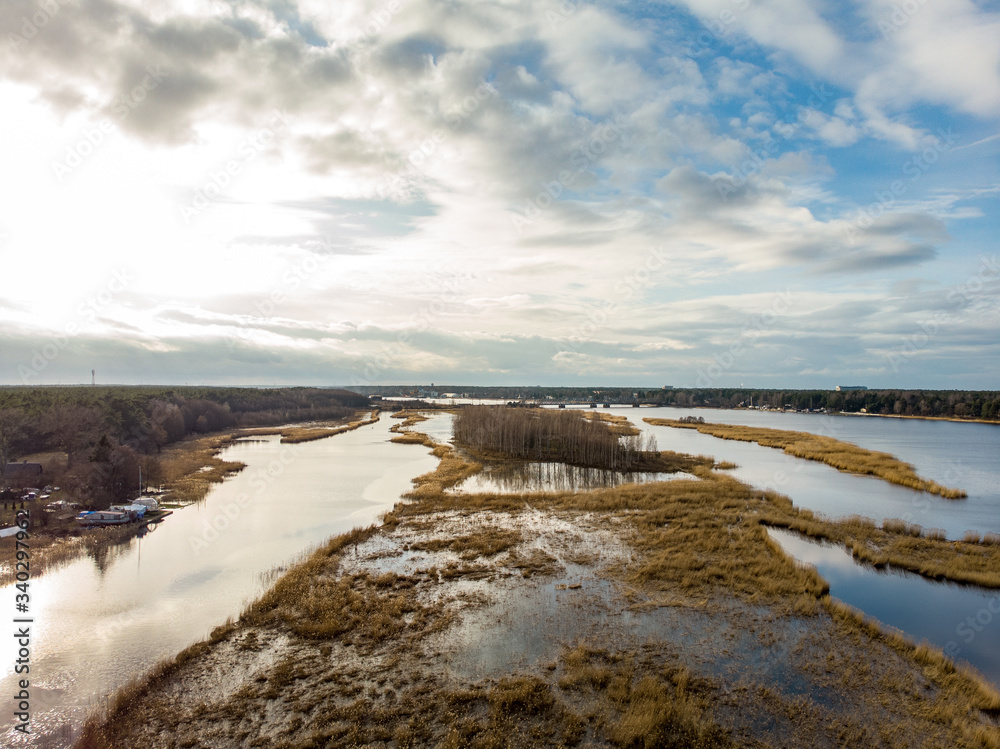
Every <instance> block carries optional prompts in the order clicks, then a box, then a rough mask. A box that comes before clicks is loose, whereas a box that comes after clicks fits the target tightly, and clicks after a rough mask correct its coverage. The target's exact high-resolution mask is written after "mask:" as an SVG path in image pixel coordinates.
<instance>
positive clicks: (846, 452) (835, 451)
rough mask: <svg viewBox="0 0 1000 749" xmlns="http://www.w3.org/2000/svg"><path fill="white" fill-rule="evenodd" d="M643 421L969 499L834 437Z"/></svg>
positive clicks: (885, 455)
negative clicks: (778, 450)
mask: <svg viewBox="0 0 1000 749" xmlns="http://www.w3.org/2000/svg"><path fill="white" fill-rule="evenodd" d="M644 421H645V422H646V423H647V424H653V425H654V426H668V427H676V428H678V429H697V430H698V431H699V432H701V433H703V434H709V435H711V436H713V437H718V438H719V439H725V440H739V441H741V442H756V443H757V444H758V445H762V446H763V447H775V448H779V449H782V450H784V451H785V452H786V453H788V454H789V455H794V456H795V457H797V458H804V459H806V460H815V461H818V462H820V463H826V464H827V465H829V466H833V467H834V468H836V469H837V470H838V471H843V472H844V473H855V474H860V475H863V476H875V477H877V478H880V479H882V480H884V481H888V482H890V483H893V484H899V485H900V486H907V487H909V488H911V489H916V490H918V491H925V492H929V493H931V494H938V495H940V496H942V497H944V498H945V499H962V498H964V497H967V496H968V495H967V494H966V492H965V491H963V490H961V489H950V488H948V487H945V486H942V485H941V484H938V483H937V482H935V481H931V480H929V479H925V478H921V477H920V476H918V475H917V472H916V470H915V469H914V467H913V466H912V465H910V464H909V463H904V462H903V461H901V460H899V458H896V457H895V456H893V455H890V454H889V453H883V452H877V451H874V450H867V449H865V448H863V447H859V446H858V445H855V444H853V443H851V442H843V441H841V440H838V439H834V438H833V437H826V436H823V435H818V434H811V433H809V432H793V431H789V430H784V429H766V428H763V427H748V426H740V425H733V424H711V423H691V422H681V421H679V420H676V419H644Z"/></svg>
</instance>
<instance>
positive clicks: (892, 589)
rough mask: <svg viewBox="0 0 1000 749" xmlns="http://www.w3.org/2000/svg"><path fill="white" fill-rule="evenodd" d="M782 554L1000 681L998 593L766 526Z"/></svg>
mask: <svg viewBox="0 0 1000 749" xmlns="http://www.w3.org/2000/svg"><path fill="white" fill-rule="evenodd" d="M768 533H769V534H770V535H771V537H772V538H773V539H774V540H775V541H777V542H778V543H779V544H781V547H782V548H783V549H784V550H785V552H786V553H787V554H789V555H790V556H793V557H795V559H797V560H799V561H800V562H803V563H806V564H811V565H813V566H814V567H816V569H817V570H818V571H819V573H820V574H821V575H822V576H823V578H824V579H825V580H826V581H827V582H828V583H830V595H832V596H834V597H836V598H839V599H840V600H841V601H844V602H845V603H847V604H849V605H851V606H853V607H854V608H856V609H860V610H861V611H863V612H864V613H866V614H868V615H869V616H873V617H875V618H876V619H878V620H879V621H880V622H882V623H883V624H887V625H889V626H890V627H896V628H897V629H901V630H902V631H903V632H906V633H907V634H908V635H910V636H911V637H912V638H914V639H915V640H917V641H920V640H927V641H928V642H930V643H931V644H933V645H936V646H937V647H939V648H941V649H942V650H944V651H945V653H947V654H948V655H949V656H951V657H952V658H954V659H955V660H956V661H967V662H968V663H970V664H972V665H973V666H974V667H975V668H976V669H978V670H979V672H980V673H982V674H983V675H984V676H986V677H987V678H988V679H991V680H992V681H993V682H994V683H995V684H998V685H1000V593H998V592H997V591H986V590H983V589H981V588H976V587H972V586H967V585H953V584H950V583H941V582H934V581H932V580H926V579H924V578H922V577H920V576H919V575H914V574H912V573H908V572H902V571H898V570H888V571H886V570H876V569H873V568H871V567H869V566H866V565H861V564H858V563H856V562H855V561H854V559H853V558H852V557H851V555H850V554H849V553H848V552H847V551H846V550H845V549H843V548H841V547H839V546H830V545H829V544H820V543H816V542H813V541H809V540H807V539H805V538H803V537H802V536H800V535H798V534H797V533H793V532H791V531H786V530H780V529H777V528H769V529H768Z"/></svg>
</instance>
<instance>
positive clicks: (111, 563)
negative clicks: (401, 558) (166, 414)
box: [0, 418, 437, 749]
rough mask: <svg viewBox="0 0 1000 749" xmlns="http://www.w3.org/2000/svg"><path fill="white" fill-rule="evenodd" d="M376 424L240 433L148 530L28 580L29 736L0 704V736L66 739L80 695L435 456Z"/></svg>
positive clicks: (0, 646) (183, 643) (80, 712)
mask: <svg viewBox="0 0 1000 749" xmlns="http://www.w3.org/2000/svg"><path fill="white" fill-rule="evenodd" d="M390 426H392V423H391V421H390V420H389V419H387V418H383V419H381V420H380V421H379V422H378V423H377V424H373V425H369V426H364V427H362V428H360V429H356V430H354V431H351V432H346V433H344V434H340V435H337V436H335V437H330V438H327V439H321V440H317V441H314V442H304V443H301V444H297V445H289V444H284V445H283V444H281V443H280V442H279V440H278V438H277V437H268V438H267V439H264V440H254V441H241V442H240V443H239V444H237V445H233V446H232V447H230V448H228V449H227V450H226V451H225V453H224V455H223V456H222V457H223V458H224V459H230V460H241V461H243V462H244V463H246V464H247V467H246V468H245V469H244V470H243V471H242V472H240V473H238V474H236V475H235V476H233V477H231V478H230V479H227V480H226V481H225V482H223V483H221V484H218V485H216V486H214V487H213V488H212V490H211V491H210V492H209V494H208V496H207V497H206V498H205V499H204V500H203V501H201V502H198V503H196V504H193V505H190V506H188V507H185V508H183V509H179V510H176V511H175V512H174V513H173V515H171V516H170V517H169V518H167V519H166V520H165V521H164V522H163V523H162V525H161V526H159V528H158V529H157V531H156V532H155V533H149V534H146V535H145V537H144V538H141V539H140V538H136V539H132V540H131V541H130V542H128V543H125V544H121V545H118V546H111V547H105V548H104V549H102V550H98V551H96V552H95V554H94V556H93V558H88V557H85V558H81V559H77V560H74V561H72V562H70V563H68V564H66V565H65V566H64V567H62V568H60V569H58V570H54V571H52V572H50V573H49V574H47V575H45V576H43V577H40V578H38V579H37V580H32V582H31V616H32V617H33V618H34V622H33V623H32V640H31V647H32V651H31V659H32V660H31V684H32V690H33V693H34V694H35V695H36V697H37V700H36V701H35V702H33V710H32V730H33V734H32V736H30V737H22V736H20V735H17V734H15V733H14V732H13V730H12V720H13V716H12V714H11V713H9V712H8V713H6V714H5V715H3V716H0V745H3V746H31V747H35V749H43V748H44V749H48V748H49V747H66V746H69V744H70V743H71V738H72V736H73V735H75V733H76V732H77V731H78V730H79V727H80V725H81V724H82V721H83V720H84V718H85V717H86V713H87V712H88V710H89V709H90V707H91V706H93V705H95V704H97V703H99V702H100V700H102V699H103V698H104V696H105V695H107V694H108V693H109V692H110V691H112V690H114V689H115V688H116V687H117V686H119V685H121V684H122V683H124V682H125V681H128V680H129V679H130V678H132V677H134V676H138V675H139V674H141V673H143V672H145V671H146V670H147V669H148V668H150V667H151V666H152V665H153V664H155V663H156V662H157V661H158V660H159V659H160V658H164V657H171V656H173V655H175V654H176V653H178V652H179V651H181V650H183V649H184V648H185V647H187V646H188V645H190V644H192V643H193V642H196V641H198V640H200V639H203V638H204V637H206V636H207V635H208V634H209V632H211V630H212V628H214V627H215V626H217V625H219V624H221V623H222V622H224V621H225V620H226V618H227V617H229V616H235V615H237V614H239V612H240V610H241V609H242V607H243V605H244V604H245V603H246V602H247V601H248V600H250V599H253V598H255V597H256V596H257V595H259V594H260V593H261V592H262V590H263V588H264V587H265V586H266V585H268V584H269V583H270V582H271V580H272V579H273V571H274V570H276V569H280V568H283V567H286V566H287V565H288V564H289V563H291V562H293V561H294V560H295V559H296V558H297V557H299V556H300V555H302V554H303V553H305V552H306V551H307V550H309V549H310V548H312V547H314V546H315V545H316V544H319V543H322V542H323V541H325V540H326V539H328V538H330V537H331V536H334V535H337V534H338V533H343V532H345V531H348V530H350V529H351V528H353V527H357V526H365V525H368V524H370V523H373V522H376V521H377V518H378V516H379V514H381V513H383V512H385V511H386V510H389V509H391V508H392V506H393V504H394V503H395V502H396V501H398V499H399V497H400V496H401V495H402V494H403V493H405V492H406V491H409V489H410V487H411V483H410V480H411V479H412V478H413V477H415V476H418V475H420V474H422V473H426V472H428V471H430V470H432V469H433V468H434V466H435V465H437V459H436V458H434V457H433V456H431V455H430V451H429V450H428V449H427V448H426V447H423V446H420V445H394V444H392V443H391V442H389V438H390V437H391V436H392V434H390V432H389V427H390ZM15 593H16V590H15V589H14V587H13V586H12V585H11V586H7V587H5V588H0V609H2V610H3V611H13V610H14V594H15ZM12 648H16V641H15V640H14V639H13V638H10V637H7V638H3V639H0V694H7V695H13V694H16V693H17V689H16V688H15V686H14V685H15V683H16V678H17V675H16V674H14V673H13V667H14V660H15V658H16V650H14V649H12ZM34 690H37V691H34ZM43 695H44V700H43Z"/></svg>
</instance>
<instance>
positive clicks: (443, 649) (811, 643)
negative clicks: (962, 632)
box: [116, 503, 974, 747]
mask: <svg viewBox="0 0 1000 749" xmlns="http://www.w3.org/2000/svg"><path fill="white" fill-rule="evenodd" d="M630 515H631V513H629V512H619V513H614V512H612V513H591V512H574V511H557V510H551V509H541V508H538V507H534V506H532V505H531V504H530V503H525V504H524V505H523V507H518V508H509V509H506V510H504V511H490V510H486V509H480V510H475V511H470V510H468V509H457V510H453V511H444V512H432V513H428V514H417V515H414V516H408V517H406V518H404V519H401V520H400V521H399V522H398V524H394V525H392V524H391V525H387V526H384V527H383V528H382V529H380V530H378V531H375V532H372V533H367V534H359V535H358V536H357V538H356V543H348V544H346V545H343V546H342V547H337V548H333V547H331V550H332V553H331V554H330V555H329V557H326V559H325V561H323V562H322V564H319V565H318V566H317V567H316V568H315V569H314V570H313V571H312V573H311V576H312V583H311V584H315V581H316V580H317V579H321V580H325V581H326V582H325V584H327V585H328V586H331V587H329V589H328V593H327V596H328V597H330V598H335V599H336V603H337V605H338V606H340V607H341V608H342V611H341V612H340V613H339V617H340V618H339V619H338V618H336V617H334V618H333V619H330V620H329V621H331V622H334V624H333V625H332V628H331V629H324V630H322V631H321V630H319V629H317V628H318V627H320V626H321V624H319V623H322V622H326V621H327V620H326V619H325V618H324V617H325V616H326V614H325V613H323V612H322V611H321V610H318V611H317V613H316V615H315V617H314V618H313V619H312V620H310V621H305V620H297V619H295V618H294V616H292V618H291V619H289V618H282V616H278V615H275V614H274V613H273V611H272V612H271V613H268V610H267V606H262V607H261V609H260V610H259V611H258V612H257V614H256V615H254V616H251V617H248V619H247V620H246V621H245V622H244V623H242V624H241V625H239V626H237V627H235V628H232V629H229V630H228V631H225V632H221V631H220V632H219V633H217V636H216V637H214V638H213V639H215V640H216V641H215V642H214V643H212V644H211V645H207V646H205V647H203V648H201V649H200V650H199V651H198V652H197V653H196V654H194V655H193V656H192V657H189V658H187V659H186V660H185V661H184V662H183V663H182V664H181V665H180V666H179V667H178V668H177V670H176V671H175V672H174V673H172V674H170V675H169V676H168V677H166V678H164V679H163V680H161V681H159V682H157V683H156V684H154V688H153V689H152V691H151V692H150V693H149V694H146V695H143V696H142V697H141V703H142V708H141V715H142V720H130V721H128V722H127V724H125V725H123V726H120V727H116V730H118V731H122V732H124V733H119V734H117V736H118V738H119V740H121V741H122V742H124V743H123V744H122V745H124V746H147V747H159V746H162V747H174V746H204V747H230V746H268V747H270V746H275V747H278V746H355V745H365V746H435V745H441V746H454V747H460V746H538V745H551V746H555V745H569V746H572V745H618V746H626V745H632V743H633V741H640V742H642V741H645V740H653V741H654V743H653V744H647V745H650V746H654V745H655V746H659V745H666V744H665V743H664V742H660V741H656V737H657V736H661V735H662V736H663V737H666V736H668V735H669V736H673V737H675V738H677V739H678V740H680V741H681V742H682V743H680V744H678V745H680V746H730V745H738V746H760V747H764V746H774V747H800V746H802V747H804V746H809V747H824V746H829V747H834V746H845V745H848V746H891V747H896V746H900V747H901V746H922V747H929V746H942V747H943V746H954V745H963V744H962V742H961V737H960V736H958V735H956V733H955V732H954V731H952V730H950V729H949V728H948V726H947V725H944V724H942V723H941V722H940V721H935V720H931V719H926V718H924V719H921V718H918V717H915V714H917V713H919V712H920V711H921V710H924V711H925V712H928V713H930V712H931V707H932V703H933V701H934V699H935V697H936V696H937V695H938V693H939V691H940V690H939V689H938V687H937V686H935V684H934V683H933V682H932V680H931V679H929V678H928V677H927V676H926V675H925V674H924V673H922V672H921V670H920V669H919V668H916V667H915V666H914V664H913V663H912V661H910V660H909V659H907V658H904V657H903V656H901V655H900V654H899V653H898V652H896V651H895V650H893V649H891V648H889V647H886V646H885V645H882V644H879V643H877V642H873V641H872V640H870V639H866V638H864V637H859V636H857V634H854V635H853V636H852V635H849V634H845V630H844V625H843V623H842V622H838V621H837V620H836V619H835V618H834V617H832V616H830V615H829V614H827V613H824V612H823V611H820V612H819V613H814V614H812V615H797V614H795V613H792V612H789V611H785V610H781V611H779V610H778V609H776V608H774V607H771V606H768V605H763V604H761V605H751V604H749V603H745V602H740V601H739V600H737V599H734V598H732V597H729V596H711V597H707V598H706V597H701V596H694V597H687V596H685V595H684V594H682V593H677V592H675V593H671V594H670V595H669V596H659V597H658V596H656V595H650V594H648V593H644V592H642V591H641V590H639V589H637V588H634V587H631V586H630V585H628V584H626V583H625V582H623V581H624V580H625V579H627V578H628V574H629V571H630V570H631V569H632V568H634V567H635V566H636V565H637V564H638V563H639V562H640V557H641V554H640V552H638V551H637V550H636V548H635V547H634V546H633V531H632V530H631V524H630V522H629V521H630ZM338 586H339V587H338ZM305 605H308V604H305ZM274 611H280V608H278V609H275V610H274ZM352 611H356V612H357V613H358V615H359V618H358V619H357V620H356V621H354V622H351V621H347V620H349V619H350V616H351V614H350V613H349V612H352ZM344 612H347V613H344ZM324 626H325V625H324ZM637 745H642V743H640V744H637ZM964 745H968V746H972V745H974V744H971V743H969V744H964Z"/></svg>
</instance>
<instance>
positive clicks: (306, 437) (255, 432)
mask: <svg viewBox="0 0 1000 749" xmlns="http://www.w3.org/2000/svg"><path fill="white" fill-rule="evenodd" d="M361 413H367V412H363V411H359V412H358V414H356V415H360V414H361ZM378 418H379V410H378V409H377V408H376V409H375V410H374V411H372V412H371V415H370V416H369V418H367V419H355V420H354V421H351V422H348V423H347V424H343V423H340V422H329V423H328V424H327V425H326V426H323V425H317V426H308V427H299V426H295V427H275V428H272V427H260V428H256V429H242V430H240V432H239V433H238V436H240V437H254V436H263V435H266V434H280V435H281V442H282V443H283V444H298V443H300V442H312V441H313V440H321V439H325V438H327V437H333V436H334V435H337V434H343V433H344V432H350V431H352V430H354V429H360V428H361V427H363V426H367V425H368V424H374V423H375V422H377V421H378Z"/></svg>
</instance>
